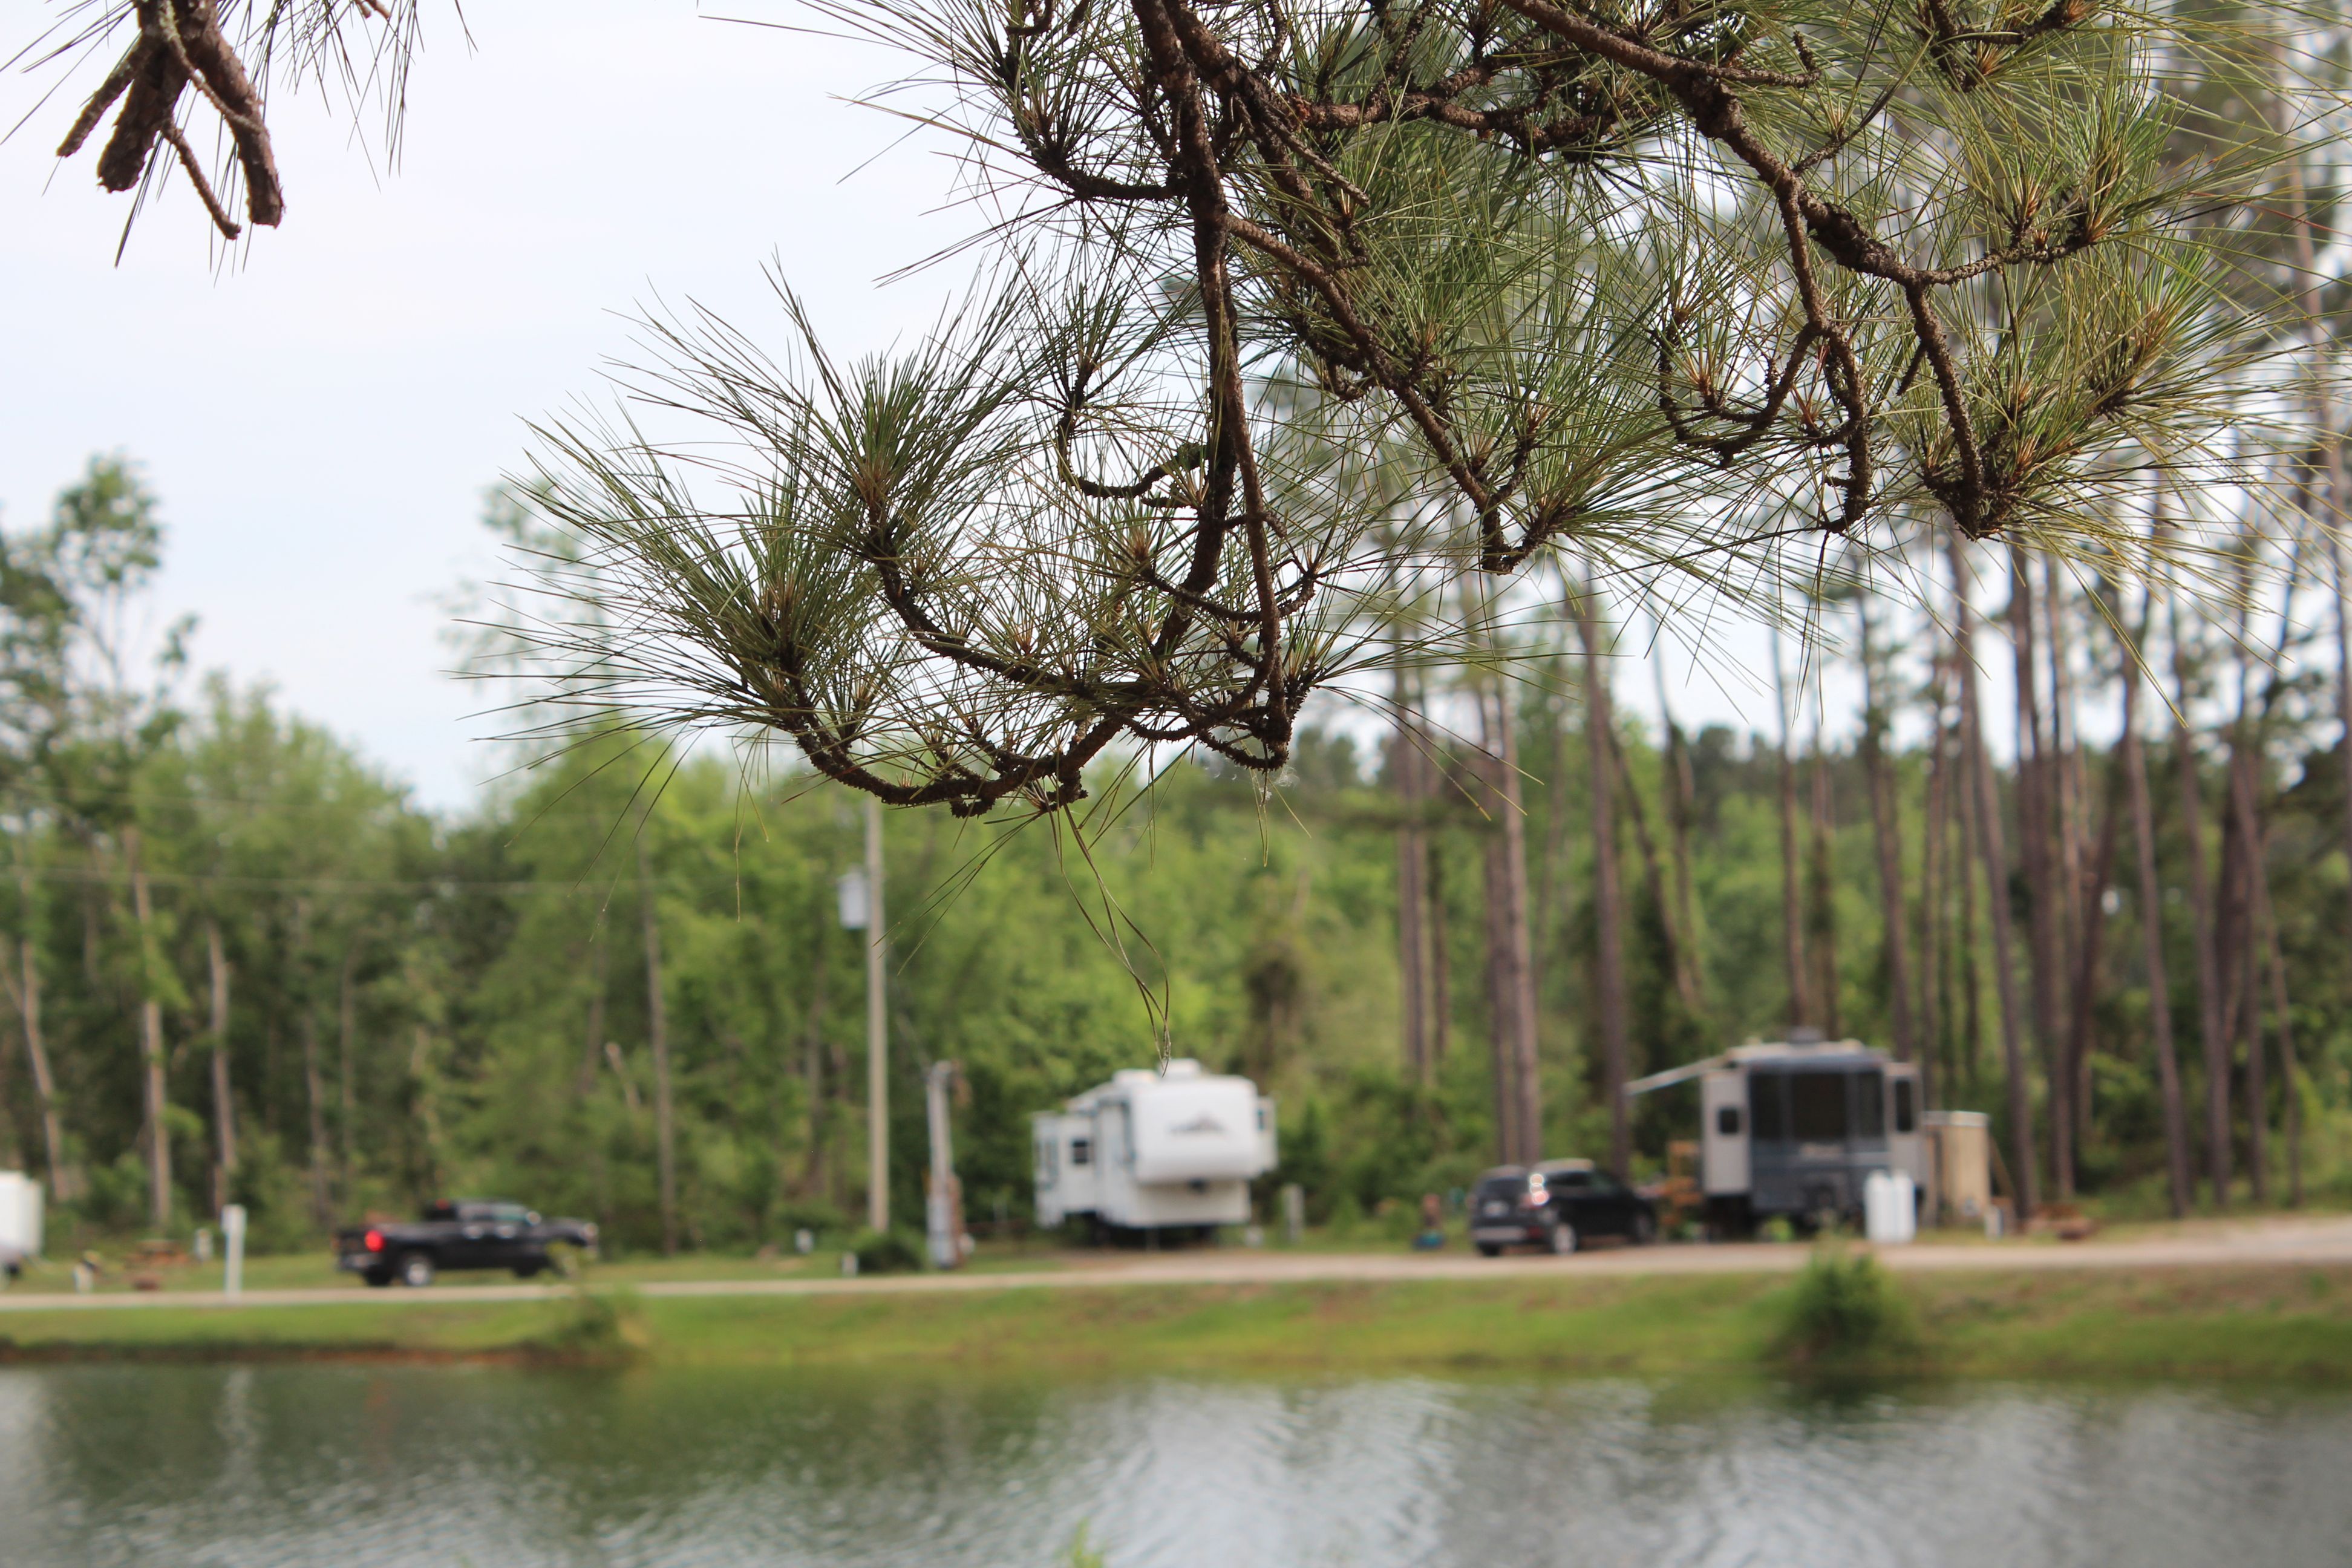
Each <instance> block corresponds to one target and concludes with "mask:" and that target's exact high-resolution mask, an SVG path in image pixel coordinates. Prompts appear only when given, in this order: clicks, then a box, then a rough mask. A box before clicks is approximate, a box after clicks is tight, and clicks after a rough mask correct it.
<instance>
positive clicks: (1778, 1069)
mask: <svg viewBox="0 0 2352 1568" xmlns="http://www.w3.org/2000/svg"><path fill="white" fill-rule="evenodd" d="M1693 1079H1696V1080H1697V1082H1698V1086H1699V1165H1700V1175H1699V1184H1700V1187H1701V1188H1702V1190H1703V1191H1704V1192H1705V1193H1706V1216H1707V1223H1708V1226H1709V1227H1710V1228H1711V1229H1714V1230H1716V1231H1718V1232H1727V1233H1731V1234H1738V1233H1740V1232H1744V1231H1746V1230H1747V1229H1748V1228H1749V1227H1750V1226H1753V1225H1754V1224H1755V1223H1756V1222H1757V1221H1758V1220H1759V1219H1764V1218H1768V1217H1769V1216H1771V1215H1786V1216H1788V1217H1790V1218H1792V1219H1797V1220H1800V1221H1810V1220H1812V1219H1815V1218H1818V1217H1820V1216H1822V1215H1834V1216H1839V1217H1845V1216H1849V1215H1851V1216H1859V1215H1861V1214H1862V1213H1863V1186H1864V1182H1865V1181H1866V1180H1867V1179H1868V1177H1869V1175H1870V1173H1872V1172H1874V1171H1886V1172H1890V1173H1893V1172H1900V1173H1903V1174H1905V1175H1907V1176H1909V1177H1910V1178H1911V1180H1912V1182H1913V1184H1914V1190H1915V1191H1924V1190H1925V1189H1926V1186H1927V1178H1928V1170H1927V1141H1926V1138H1925V1137H1924V1135H1923V1134H1922V1132H1921V1131H1920V1128H1921V1114H1922V1112H1923V1111H1924V1110H1926V1106H1925V1105H1924V1104H1923V1103H1922V1102H1921V1100H1920V1097H1919V1068H1918V1067H1917V1065H1916V1063H1911V1062H1898V1061H1895V1060H1894V1059H1892V1058H1889V1057H1888V1056H1887V1054H1886V1053H1885V1051H1880V1050H1873V1049H1872V1048H1870V1047H1867V1046H1864V1044H1863V1043H1862V1042H1861V1041H1859V1040H1806V1039H1798V1040H1793V1041H1782V1042H1773V1043H1769V1044H1768V1043H1765V1042H1762V1041H1758V1040H1750V1041H1748V1043H1747V1044H1746V1045H1744V1046H1738V1047H1734V1048H1732V1049H1731V1050H1728V1051H1726V1052H1724V1053H1723V1054H1722V1055H1721V1056H1717V1057H1709V1058H1706V1060H1705V1061H1698V1062H1692V1063H1691V1064H1689V1065H1688V1066H1687V1067H1679V1068H1671V1069H1669V1070H1668V1071H1665V1072H1662V1073H1653V1074H1652V1075H1651V1076H1650V1077H1648V1078H1644V1079H1635V1080H1634V1081H1633V1082H1632V1083H1629V1084H1627V1085H1626V1086H1625V1093H1626V1094H1627V1095H1628V1096H1629V1097H1630V1096H1633V1095H1637V1094H1647V1093H1649V1092H1650V1091H1651V1090H1653V1089H1666V1088H1669V1087H1671V1086H1673V1085H1675V1084H1678V1083H1688V1082H1690V1081H1692V1080H1693Z"/></svg>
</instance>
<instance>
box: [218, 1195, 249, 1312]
mask: <svg viewBox="0 0 2352 1568" xmlns="http://www.w3.org/2000/svg"><path fill="white" fill-rule="evenodd" d="M221 1251H222V1256H223V1258H225V1260H226V1261H225V1262H224V1263H223V1265H222V1268H221V1294H222V1295H224V1296H239V1295H243V1294H244V1293H245V1205H243V1204H230V1205H228V1206H227V1207H226V1208H224V1209H222V1210H221Z"/></svg>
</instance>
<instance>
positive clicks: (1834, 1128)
mask: <svg viewBox="0 0 2352 1568" xmlns="http://www.w3.org/2000/svg"><path fill="white" fill-rule="evenodd" d="M1845 1080H1846V1075H1845V1074H1843V1073H1842V1072H1799V1073H1790V1075H1789V1122H1790V1135H1791V1136H1793V1137H1794V1138H1795V1139H1796V1140H1797V1142H1800V1143H1843V1142H1845V1123H1846V1117H1845Z"/></svg>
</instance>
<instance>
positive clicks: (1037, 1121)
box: [1031, 1058, 1275, 1230]
mask: <svg viewBox="0 0 2352 1568" xmlns="http://www.w3.org/2000/svg"><path fill="white" fill-rule="evenodd" d="M1031 1126H1032V1129H1033V1138H1032V1146H1033V1151H1034V1176H1035V1178H1036V1191H1037V1223H1038V1224H1039V1225H1044V1226H1055V1225H1060V1224H1061V1223H1062V1222H1063V1221H1065V1220H1067V1219H1079V1218H1085V1219H1091V1220H1092V1221H1094V1222H1095V1223H1096V1224H1097V1225H1099V1226H1108V1227H1113V1228H1117V1229H1120V1230H1159V1229H1165V1228H1169V1227H1173V1226H1217V1225H1245V1224H1247V1223H1248V1222H1249V1218H1250V1201H1249V1184H1250V1183H1251V1181H1252V1180H1253V1179H1255V1178H1256V1177H1258V1176H1262V1175H1264V1174H1265V1173H1267V1172H1268V1171H1271V1170H1273V1169H1274V1166H1275V1141H1274V1101H1273V1100H1269V1099H1268V1098H1266V1097H1265V1096H1264V1095H1262V1094H1260V1093H1258V1091H1257V1086H1256V1085H1255V1084H1254V1083H1252V1082H1250V1080H1249V1079H1245V1078H1234V1077H1230V1076H1227V1075H1225V1074H1222V1073H1204V1072H1202V1070H1201V1064H1200V1063H1199V1062H1196V1061H1193V1060H1192V1059H1190V1058H1178V1059H1177V1060H1175V1061H1171V1062H1170V1063H1169V1064H1168V1068H1167V1070H1166V1071H1165V1072H1154V1071H1152V1070H1150V1069H1149V1068H1132V1069H1129V1070H1128V1071H1125V1072H1120V1073H1117V1074H1114V1075H1113V1076H1112V1078H1111V1080H1110V1081H1109V1082H1108V1083H1107V1084H1103V1085H1101V1086H1099V1087H1097V1088H1095V1089H1088V1090H1087V1092H1086V1093H1084V1094H1081V1095H1079V1096H1077V1097H1076V1098H1075V1099H1073V1100H1070V1101H1068V1102H1067V1103H1066V1105H1065V1106H1064V1107H1063V1108H1062V1109H1061V1110H1058V1111H1052V1110H1049V1111H1043V1112H1040V1113H1039V1114H1038V1115H1036V1116H1034V1117H1033V1118H1032V1119H1031Z"/></svg>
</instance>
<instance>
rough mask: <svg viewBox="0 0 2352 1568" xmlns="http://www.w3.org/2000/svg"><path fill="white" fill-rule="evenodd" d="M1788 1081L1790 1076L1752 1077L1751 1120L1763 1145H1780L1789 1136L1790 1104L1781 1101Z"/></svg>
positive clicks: (1767, 1075)
mask: <svg viewBox="0 0 2352 1568" xmlns="http://www.w3.org/2000/svg"><path fill="white" fill-rule="evenodd" d="M1788 1081H1789V1079H1788V1075H1787V1074H1786V1073H1777V1072H1758V1073H1749V1074H1748V1121H1749V1122H1750V1123H1752V1124H1753V1125H1754V1127H1755V1129H1756V1139H1757V1141H1758V1142H1762V1143H1777V1142H1781V1141H1782V1140H1784V1139H1786V1138H1787V1137H1788V1136H1789V1102H1788V1101H1787V1100H1784V1099H1782V1098H1781V1094H1782V1089H1783V1086H1784V1085H1786V1084H1787V1082H1788Z"/></svg>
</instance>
